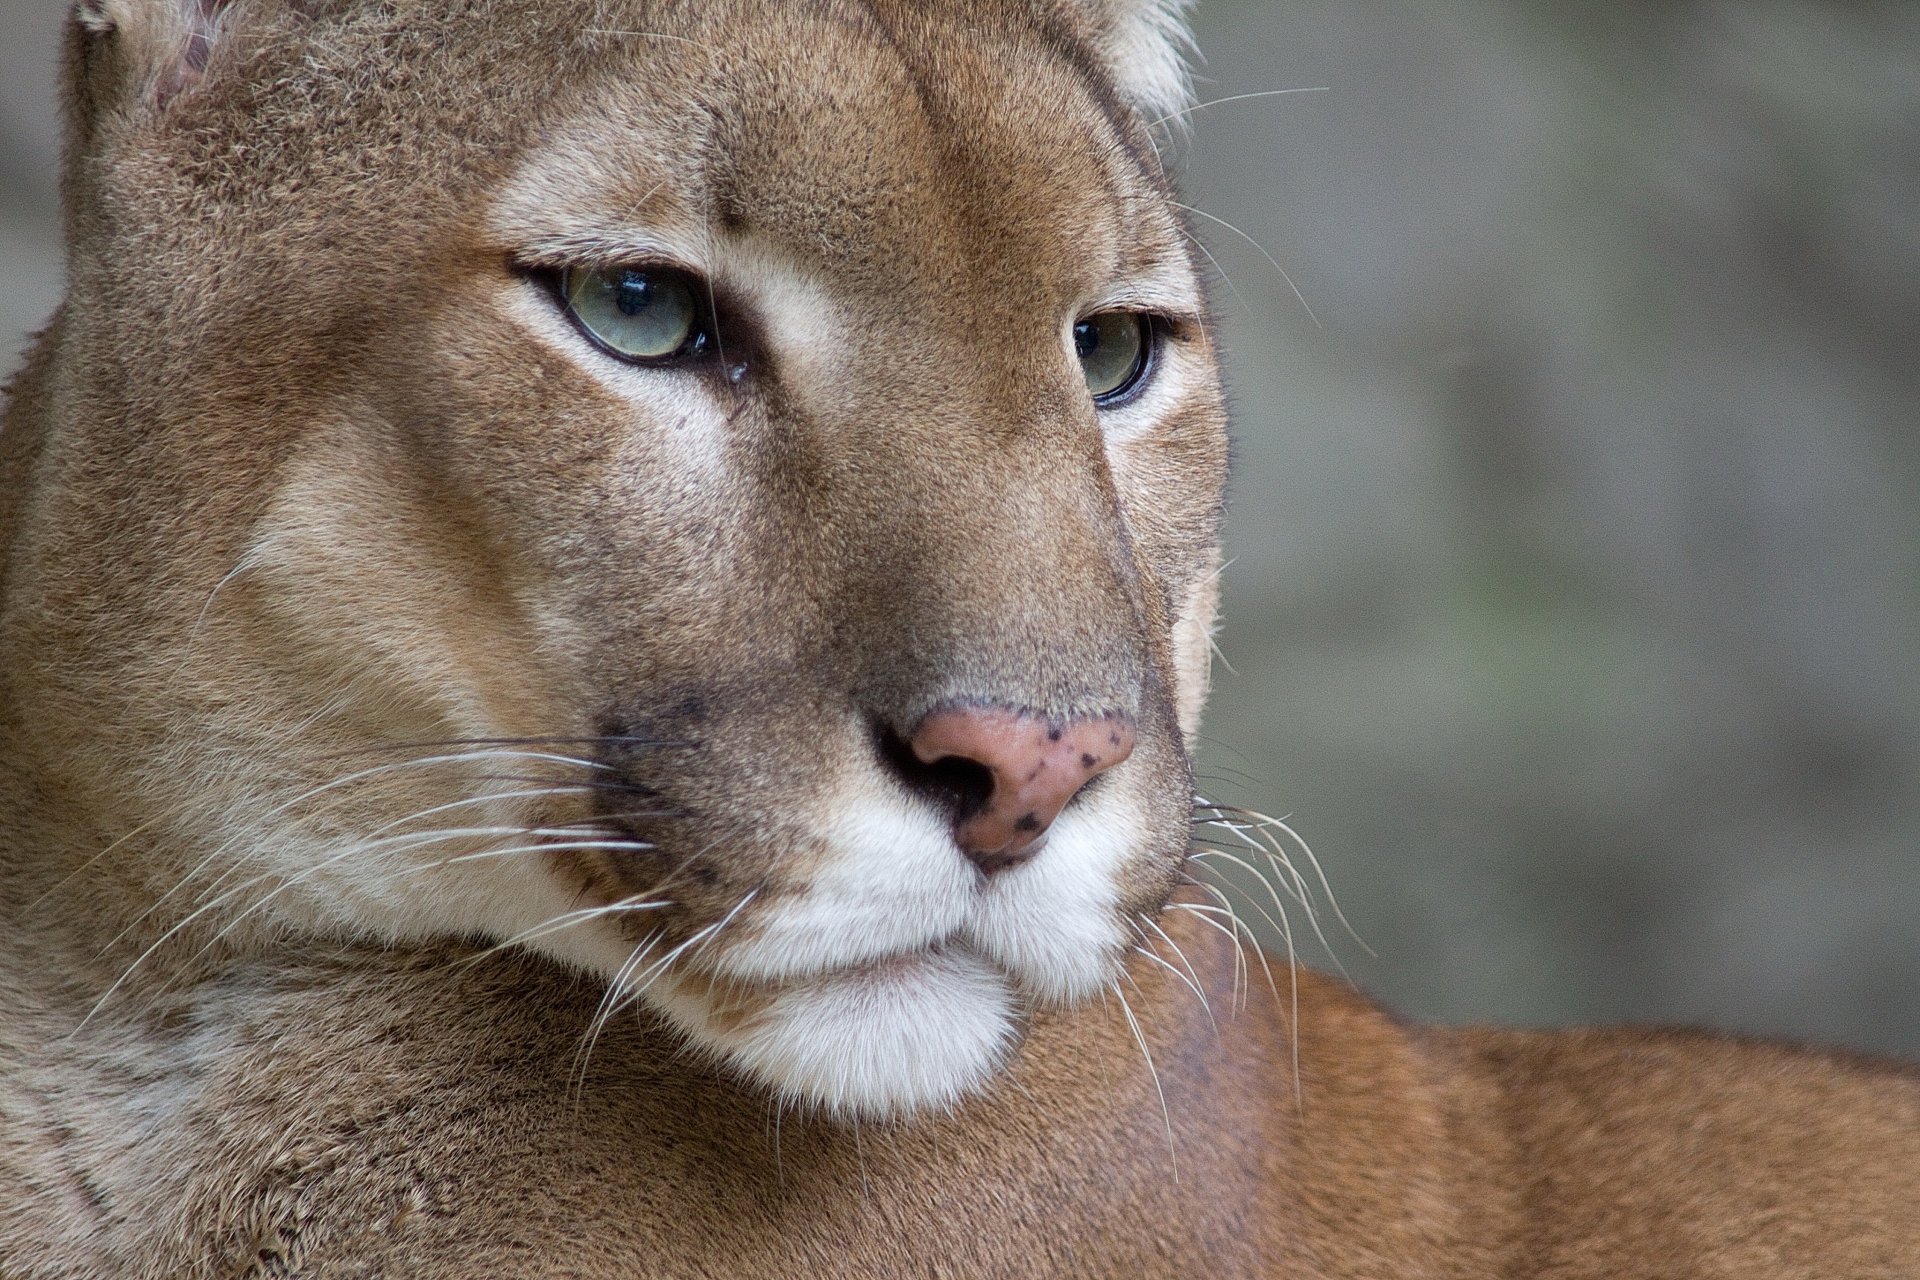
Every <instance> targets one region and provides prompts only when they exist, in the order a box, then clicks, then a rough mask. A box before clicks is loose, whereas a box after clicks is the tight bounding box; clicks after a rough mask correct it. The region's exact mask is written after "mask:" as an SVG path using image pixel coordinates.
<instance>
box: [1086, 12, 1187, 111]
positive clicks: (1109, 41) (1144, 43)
mask: <svg viewBox="0 0 1920 1280" xmlns="http://www.w3.org/2000/svg"><path fill="white" fill-rule="evenodd" d="M1075 4H1076V6H1077V7H1078V8H1079V9H1080V10H1081V11H1082V12H1083V13H1084V14H1085V15H1086V17H1087V19H1088V20H1089V22H1090V23H1091V25H1092V31H1093V39H1094V47H1095V48H1096V49H1097V50H1098V51H1099V53H1100V55H1101V57H1102V58H1103V59H1104V60H1105V62H1106V64H1107V69H1108V70H1109V71H1110V72H1112V74H1113V79H1114V83H1115V84H1116V85H1117V86H1118V87H1119V89H1120V92H1121V94H1122V95H1123V96H1125V98H1126V99H1127V101H1128V103H1129V104H1131V105H1132V107H1133V109H1134V110H1135V111H1137V112H1139V113H1140V118H1141V120H1142V121H1144V122H1145V123H1146V124H1148V125H1149V126H1152V125H1156V124H1160V123H1163V122H1171V121H1173V120H1174V119H1176V118H1178V117H1179V116H1180V114H1181V113H1182V112H1183V111H1184V110H1185V109H1186V108H1187V107H1188V106H1189V105H1190V104H1191V102H1192V96H1193V78H1192V75H1191V73H1190V72H1189V70H1188V67H1187V58H1188V55H1190V54H1191V53H1192V52H1193V39H1192V37H1191V36H1189V35H1188V34H1187V10H1188V9H1189V8H1191V7H1192V5H1193V0H1075Z"/></svg>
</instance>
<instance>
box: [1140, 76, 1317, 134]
mask: <svg viewBox="0 0 1920 1280" xmlns="http://www.w3.org/2000/svg"><path fill="white" fill-rule="evenodd" d="M1331 88H1332V86H1331V85H1324V84H1316V85H1311V86H1308V87H1306V88H1301V89H1261V90H1259V91H1258V92H1256V93H1233V94H1228V95H1227V96H1226V97H1224V98H1209V99H1207V100H1206V101H1205V102H1196V103H1194V104H1193V105H1192V106H1188V107H1182V108H1180V109H1179V110H1178V111H1169V112H1168V113H1167V114H1166V115H1163V116H1161V117H1160V118H1159V119H1158V120H1155V121H1153V122H1151V123H1150V124H1148V125H1147V128H1148V129H1149V130H1152V129H1158V128H1159V127H1160V126H1161V125H1163V124H1168V123H1170V122H1172V121H1174V120H1179V119H1181V118H1182V117H1184V116H1190V115H1192V114H1194V113H1195V112H1196V111H1205V110H1207V109H1208V108H1209V107H1224V106H1226V105H1227V104H1228V103H1229V102H1245V101H1247V100H1248V99H1249V98H1285V97H1290V96H1292V95H1294V94H1301V93H1326V92H1328V91H1329V90H1330V89H1331Z"/></svg>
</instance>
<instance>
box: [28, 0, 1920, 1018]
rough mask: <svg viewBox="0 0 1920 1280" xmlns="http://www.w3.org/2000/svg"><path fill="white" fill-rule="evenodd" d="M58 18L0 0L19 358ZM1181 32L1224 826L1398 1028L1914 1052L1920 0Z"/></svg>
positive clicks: (1517, 6) (1511, 14) (1919, 653)
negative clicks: (1214, 418)
mask: <svg viewBox="0 0 1920 1280" xmlns="http://www.w3.org/2000/svg"><path fill="white" fill-rule="evenodd" d="M60 10H61V6H60V5H59V4H57V3H54V0H0V19H3V20H4V22H5V24H6V25H5V29H6V37H5V40H4V43H0V280H3V281H4V284H5V287H4V289H3V290H0V344H3V345H4V346H5V347H6V348H8V349H13V348H16V347H17V346H18V345H19V342H20V340H21V339H22V337H23V335H24V334H25V333H26V332H27V331H28V330H29V329H31V328H32V327H34V326H35V325H37V324H38V323H39V322H40V321H41V320H42V319H43V318H44V317H45V316H46V314H47V313H48V312H49V311H50V309H51V308H52V306H53V304H54V302H55V300H56V297H57V295H58V290H59V281H60V268H59V250H58V238H57V233H56V231H55V229H54V225H53V223H54V197H53V184H54V179H55V144H54V132H53V126H52V118H53V104H52V89H51V83H50V81H51V68H52V64H53V59H54V48H55V43H56V39H57V32H58V26H59V21H60ZM1196 37H1197V41H1198V44H1199V47H1200V49H1201V50H1202V52H1203V54H1204V63H1203V65H1202V67H1201V97H1202V99H1203V100H1212V99H1222V98H1230V97H1236V96H1237V95H1243V94H1262V95H1270V96H1261V97H1247V98H1240V99H1239V100H1236V101H1226V102H1221V103H1219V105H1216V106H1213V107H1209V108H1206V109H1203V110H1200V111H1198V112H1196V113H1194V115H1193V116H1192V130H1191V135H1190V138H1189V140H1188V142H1187V143H1186V144H1185V146H1184V148H1183V150H1182V153H1181V156H1180V158H1179V161H1178V164H1179V166H1180V168H1181V169H1182V170H1183V173H1184V181H1185V186H1186V190H1187V191H1188V193H1189V194H1188V197H1187V198H1188V199H1189V200H1191V202H1192V203H1193V205H1194V206H1195V207H1196V208H1197V209H1198V210H1201V211H1203V212H1202V213H1199V214H1197V215H1196V216H1195V223H1196V227H1197V230H1198V232H1199V234H1200V236H1201V238H1202V239H1203V240H1204V241H1205V242H1206V244H1207V246H1208V248H1209V249H1210V251H1211V252H1212V254H1213V256H1214V258H1215V259H1216V260H1217V263H1218V266H1219V269H1220V273H1221V275H1222V276H1223V277H1224V278H1223V279H1222V280H1220V281H1217V282H1216V284H1217V286H1218V287H1217V305H1218V309H1219V313H1220V316H1221V321H1222V330H1223V336H1224V340H1225V343H1226V347H1227V350H1228V353H1229V376H1230V379H1231V383H1232V388H1233V392H1234V400H1235V405H1236V419H1237V433H1238V439H1239V447H1238V460H1237V465H1236V472H1235V481H1234V502H1233V508H1232V518H1231V522H1230V526H1229V543H1230V554H1231V555H1232V557H1233V561H1232V564H1231V567H1230V568H1229V569H1228V571H1227V578H1226V581H1227V593H1226V625H1225V629H1224V631H1223V632H1222V634H1221V637H1220V646H1221V649H1222V651H1223V652H1224V654H1225V657H1226V659H1227V660H1228V661H1229V662H1230V663H1231V664H1232V669H1231V670H1227V669H1224V668H1221V669H1217V683H1216V691H1215V695H1214V702H1213V709H1212V712H1211V716H1210V719H1209V722H1208V724H1207V726H1206V728H1205V736H1204V741H1203V743H1202V751H1201V772H1202V775H1203V778H1204V780H1205V781H1204V788H1205V790H1206V791H1207V793H1208V795H1209V796H1210V797H1211V798H1214V799H1220V800H1226V801H1232V802H1237V803H1241V804H1245V805H1248V806H1251V807H1255V808H1259V809H1263V810H1266V811H1268V812H1271V813H1275V814H1284V815H1290V816H1291V821H1292V823H1293V825H1294V826H1295V827H1296V828H1298V829H1299V831H1300V832H1301V833H1302V834H1303V835H1304V836H1305V837H1306V838H1307V839H1308V840H1309V841H1310V842H1311V843H1312V845H1313V847H1314V848H1315V850H1316V851H1317V852H1318V854H1319V857H1320V860H1321V862H1322V863H1323V864H1324V865H1325V867H1326V871H1327V875H1328V877H1329V879H1330V880H1331V882H1332V884H1333V887H1334V889H1335V890H1336V892H1337V893H1338V895H1339V898H1340V902H1341V905H1342V906H1343V907H1344V909H1345V912H1346V915H1347V917H1348V918H1349V919H1350V920H1351V921H1352V922H1353V925H1354V928H1355V929H1356V930H1357V932H1358V933H1359V935H1360V936H1361V937H1362V938H1364V939H1365V941H1366V943H1367V944H1368V945H1370V946H1371V948H1372V950H1373V952H1374V954H1372V955H1369V954H1368V953H1367V951H1366V950H1365V949H1363V948H1362V947H1361V946H1360V945H1358V944H1357V943H1355V942H1354V941H1352V940H1351V939H1349V938H1346V937H1344V935H1343V934H1342V933H1340V932H1338V931H1337V930H1336V929H1334V928H1331V927H1330V928H1329V930H1328V933H1329V937H1330V938H1331V939H1332V942H1333V949H1334V952H1335V955H1336V958H1337V960H1338V961H1339V962H1340V963H1342V964H1344V966H1345V967H1346V969H1347V971H1348V972H1349V973H1350V974H1351V975H1352V976H1353V977H1354V978H1355V979H1356V980H1357V981H1359V982H1360V983H1361V984H1362V985H1363V986H1365V987H1367V988H1368V989H1369V990H1371V991H1373V992H1374V993H1375V994H1377V995H1379V996H1380V997H1382V998H1383V999H1385V1000H1386V1001H1388V1002H1389V1003H1390V1004H1392V1005H1393V1006H1395V1007H1397V1008H1398V1009H1400V1010H1402V1011H1403V1012H1405V1013H1408V1014H1411V1015H1414V1016H1417V1017H1424V1018H1438V1019H1447V1020H1456V1021H1460V1020H1498V1021H1505V1022H1519V1023H1543V1022H1563V1021H1572V1020H1578V1021H1615V1020H1627V1019H1632V1020H1660V1021H1687V1022H1706V1023H1713V1024H1716V1025H1720V1026H1726V1027H1732V1028H1738V1029H1743V1030H1748V1031H1756V1032H1764V1033H1770V1034H1787V1035H1801V1036H1814V1037H1819V1038H1823V1039H1830V1040H1837V1041H1843V1042H1847V1043H1851V1044H1854V1045H1858V1046H1861V1047H1866V1048H1874V1049H1887V1050H1899V1051H1905V1052H1920V928H1917V927H1916V926H1917V925H1920V670H1917V669H1916V668H1917V665H1920V664H1917V663H1916V658H1920V4H1916V3H1913V2H1912V0H1895V2H1889V3H1884V4H1878V5H1876V4H1871V3H1838V2H1834V3H1813V2H1811V0H1738V2H1733V0H1720V2H1706V0H1658V2H1652V0H1536V2H1531V3H1521V2H1519V0H1505V2H1503V0H1426V2H1419V0H1340V2H1338V3H1335V2H1333V0H1284V2H1283V0H1258V2H1254V0H1208V2H1206V3H1203V4H1202V5H1201V7H1200V9H1199V10H1198V12H1197V14H1196ZM1279 90H1303V91H1305V92H1298V93H1275V91H1279ZM1268 255H1271V258H1272V261H1269V256H1268ZM130 267H131V268H132V269H133V270H134V271H135V272H136V276H137V264H130ZM1282 269H1284V271H1285V272H1286V273H1287V274H1289V275H1291V277H1292V280H1293V282H1294V284H1297V286H1298V288H1299V291H1300V294H1301V295H1304V298H1305V304H1306V305H1303V303H1302V301H1301V299H1300V298H1299V297H1296V295H1295V293H1294V290H1293V288H1292V287H1291V286H1290V285H1289V284H1288V282H1287V280H1286V279H1284V278H1283V276H1282V274H1281V271H1282ZM1309 306H1310V307H1311V312H1312V313H1311V316H1310V315H1309V313H1308V307H1309ZM11 364H12V358H11V357H8V360H7V366H8V367H9V368H10V367H11ZM1322 896H1323V895H1322ZM1294 914H1295V916H1296V921H1297V923H1299V924H1300V927H1301V930H1302V931H1304V922H1299V921H1298V917H1299V914H1300V913H1299V911H1298V909H1297V908H1296V909H1295V912H1294ZM1306 952H1307V954H1308V956H1309V958H1312V959H1314V960H1315V961H1316V962H1317V963H1322V964H1325V963H1330V961H1329V959H1328V957H1326V956H1325V954H1324V953H1323V952H1320V951H1318V949H1317V948H1307V949H1306Z"/></svg>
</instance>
